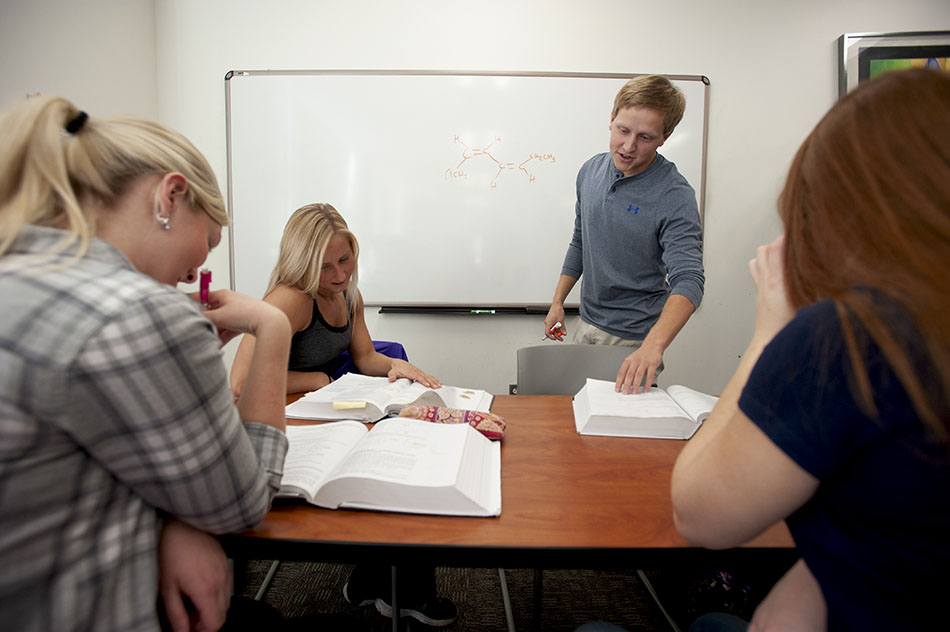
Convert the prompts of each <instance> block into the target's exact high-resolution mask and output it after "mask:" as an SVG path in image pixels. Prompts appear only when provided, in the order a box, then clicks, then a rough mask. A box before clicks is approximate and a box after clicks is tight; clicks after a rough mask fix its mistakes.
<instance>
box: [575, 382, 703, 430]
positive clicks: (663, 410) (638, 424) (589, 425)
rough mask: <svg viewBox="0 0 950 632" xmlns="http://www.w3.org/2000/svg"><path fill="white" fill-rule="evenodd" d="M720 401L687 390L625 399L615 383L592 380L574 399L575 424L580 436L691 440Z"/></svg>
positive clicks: (653, 390) (653, 391)
mask: <svg viewBox="0 0 950 632" xmlns="http://www.w3.org/2000/svg"><path fill="white" fill-rule="evenodd" d="M718 400H719V398H718V397H714V396H712V395H706V394H705V393H700V392H699V391H695V390H693V389H691V388H687V387H686V386H670V387H669V388H667V389H666V390H664V389H662V388H656V387H654V388H651V389H650V390H649V391H647V392H646V393H636V394H630V395H624V394H623V393H617V392H614V382H607V381H604V380H594V379H590V378H588V379H587V383H586V384H584V386H583V387H581V390H580V391H579V392H578V393H577V395H575V396H574V423H575V424H576V426H577V432H578V433H579V434H588V435H606V436H611V437H649V438H656V439H689V438H690V437H691V436H693V433H694V432H696V430H698V429H699V426H700V425H701V424H702V423H703V421H704V420H705V419H706V417H708V416H709V413H710V412H711V411H712V409H713V406H715V405H716V402H717V401H718Z"/></svg>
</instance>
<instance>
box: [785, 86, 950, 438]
mask: <svg viewBox="0 0 950 632" xmlns="http://www.w3.org/2000/svg"><path fill="white" fill-rule="evenodd" d="M779 213H780V215H781V217H782V220H783V221H784V223H785V234H786V253H785V269H786V279H787V287H788V294H789V299H790V301H791V302H792V304H793V305H794V306H795V307H801V306H804V305H807V304H810V303H814V302H816V301H819V300H822V299H827V298H830V299H833V300H834V302H835V305H836V307H837V311H838V314H839V316H840V318H841V321H842V324H843V327H844V332H845V340H846V342H847V345H848V349H849V354H850V357H851V360H852V362H851V364H852V366H854V367H855V375H854V376H853V377H854V381H855V384H856V386H857V389H858V391H859V393H858V394H859V395H860V399H859V401H862V402H863V403H864V405H865V406H866V407H867V408H868V409H869V410H871V411H873V410H874V404H873V393H872V390H871V387H870V383H869V380H868V376H867V369H866V367H864V366H863V364H862V361H861V357H862V353H861V351H862V349H861V346H862V345H861V344H860V343H859V341H858V337H856V335H855V331H854V327H853V326H852V325H853V323H855V322H859V323H860V325H861V327H862V328H863V329H865V330H866V331H867V333H868V335H870V337H871V339H872V340H873V341H874V343H875V344H877V345H878V346H879V347H880V349H881V350H882V352H883V354H884V356H885V358H886V359H887V361H888V362H889V363H890V365H891V367H892V368H893V369H894V371H895V373H896V374H897V376H898V378H899V379H900V380H901V383H902V384H903V386H904V388H905V389H906V390H907V392H908V394H909V395H910V398H911V401H912V402H913V405H914V408H915V410H916V411H917V413H918V414H919V415H920V416H921V418H922V419H923V420H924V421H925V422H926V423H927V424H928V425H929V426H931V427H932V428H933V429H934V430H935V431H937V433H938V434H939V435H940V436H943V437H945V438H946V437H948V436H950V419H948V415H947V411H948V410H950V74H948V73H945V72H942V71H938V70H923V69H921V70H903V71H895V72H890V73H886V74H884V75H882V76H880V77H878V78H876V79H874V80H872V81H869V82H867V83H866V84H862V85H861V86H860V87H858V88H857V89H856V90H855V91H853V92H851V93H850V94H848V95H846V96H845V97H843V98H842V99H841V100H839V101H838V103H837V104H836V105H835V106H834V107H833V108H832V109H831V110H830V111H829V112H828V113H827V114H826V115H825V117H824V118H823V119H822V120H821V122H820V123H818V125H817V127H816V128H815V129H814V131H813V132H812V133H811V134H810V135H809V136H808V138H807V139H806V140H805V142H804V143H803V144H802V146H801V148H800V149H799V150H798V153H797V155H796V156H795V159H794V161H793V163H792V167H791V169H790V171H789V174H788V179H787V181H786V183H785V188H784V190H783V192H782V195H781V198H780V200H779ZM858 288H868V289H871V290H874V291H875V292H877V293H880V294H883V295H884V296H886V297H888V298H890V299H891V300H893V301H894V302H896V303H897V304H898V305H900V306H901V307H902V308H903V310H904V311H905V313H906V314H907V315H908V316H909V318H910V319H911V320H912V321H913V325H914V326H915V327H916V329H917V330H918V331H919V332H920V335H921V336H922V339H923V341H924V345H925V347H926V353H927V355H928V357H929V360H930V362H931V363H932V369H933V371H935V373H936V375H935V376H933V377H934V379H933V380H930V379H928V380H926V381H922V380H921V379H920V375H919V371H920V367H915V366H914V363H913V362H912V361H911V359H910V357H909V355H908V353H907V351H906V350H905V349H904V346H903V344H902V341H901V340H899V339H898V338H896V337H895V335H894V331H893V327H892V325H893V323H891V324H890V325H889V324H888V322H886V319H885V318H883V316H882V314H881V313H880V312H879V306H876V304H875V301H874V298H873V296H872V295H871V294H869V293H868V292H867V291H862V290H861V289H858ZM925 382H926V384H929V385H931V386H929V387H928V386H925Z"/></svg>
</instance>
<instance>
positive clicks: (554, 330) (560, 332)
mask: <svg viewBox="0 0 950 632" xmlns="http://www.w3.org/2000/svg"><path fill="white" fill-rule="evenodd" d="M548 336H554V337H555V338H557V340H558V342H564V325H562V324H561V321H557V322H556V323H554V324H553V325H551V328H550V329H548ZM548 336H545V337H544V338H542V339H541V342H544V341H545V340H547V339H548Z"/></svg>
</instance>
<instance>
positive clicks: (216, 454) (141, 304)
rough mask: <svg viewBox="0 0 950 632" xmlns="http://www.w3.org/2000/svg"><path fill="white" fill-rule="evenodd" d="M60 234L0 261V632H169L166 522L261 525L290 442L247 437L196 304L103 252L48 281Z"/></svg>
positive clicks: (46, 232)
mask: <svg viewBox="0 0 950 632" xmlns="http://www.w3.org/2000/svg"><path fill="white" fill-rule="evenodd" d="M63 235H64V233H63V232H62V231H59V230H56V229H52V228H41V227H28V228H27V229H25V230H24V231H23V232H22V233H21V235H20V236H19V237H18V239H17V241H16V243H15V244H14V247H13V249H12V250H11V251H10V252H8V253H7V254H6V255H4V256H3V257H2V258H0V626H2V627H3V628H4V629H9V630H17V631H24V630H56V631H64V630H117V631H118V630H122V631H129V630H157V629H158V628H159V625H158V620H157V615H156V598H157V595H158V558H157V542H158V536H159V529H160V526H161V517H160V514H159V510H161V511H165V512H168V513H169V514H171V515H174V516H177V517H179V518H181V519H183V520H185V521H186V522H189V523H191V524H192V525H195V526H197V527H199V528H201V529H204V530H206V531H210V532H214V533H224V532H231V531H238V530H242V529H245V528H249V527H251V526H253V525H255V524H256V523H257V522H259V521H260V520H261V519H262V518H263V517H264V515H265V513H266V512H267V510H268V508H269V506H270V501H271V499H272V497H273V495H274V493H275V492H276V491H277V488H278V487H279V484H280V477H281V470H282V468H283V461H284V455H285V454H286V450H287V440H286V438H285V437H284V435H283V434H282V433H281V432H279V431H278V430H275V429H273V428H271V427H269V426H265V425H262V424H254V423H248V424H243V423H241V420H240V418H239V417H238V413H237V410H236V408H235V407H234V405H233V399H232V396H231V392H230V390H229V388H228V381H227V375H226V371H225V367H224V365H223V363H222V359H221V352H220V350H219V342H218V339H217V336H216V335H215V334H214V331H213V329H212V327H211V325H210V323H209V322H208V321H207V319H205V318H204V317H203V316H202V315H201V312H200V310H199V309H198V307H197V305H196V304H195V303H194V301H192V300H191V299H190V298H188V297H187V296H186V295H185V294H183V293H182V292H180V291H178V290H177V289H175V288H173V287H169V286H166V285H162V284H160V283H158V282H157V281H155V280H153V279H151V278H150V277H147V276H145V275H143V274H141V273H139V272H137V271H136V270H135V269H134V268H133V267H132V266H131V264H130V263H129V262H128V260H127V259H125V257H123V256H122V254H120V253H119V252H118V251H117V250H115V249H114V248H113V247H112V246H111V245H109V244H107V243H105V242H103V241H100V240H94V241H93V243H92V245H91V248H90V250H89V252H88V254H87V255H86V256H85V257H83V258H82V259H81V260H79V261H77V262H75V263H73V264H72V265H69V266H68V267H61V268H59V269H56V270H53V271H49V270H48V267H49V265H50V263H52V264H54V265H56V264H64V263H66V262H67V261H68V260H69V259H70V256H69V255H68V254H61V255H52V256H37V253H44V252H46V251H48V250H49V249H50V247H51V246H53V245H54V244H55V243H57V242H58V241H59V240H60V239H61V238H62V237H63ZM31 253H32V254H31ZM44 270H45V271H44Z"/></svg>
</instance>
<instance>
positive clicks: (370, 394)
mask: <svg viewBox="0 0 950 632" xmlns="http://www.w3.org/2000/svg"><path fill="white" fill-rule="evenodd" d="M334 385H336V388H334ZM425 391H426V387H425V386H423V385H421V384H419V383H418V382H413V381H412V380H409V379H406V378H399V379H398V380H396V381H395V382H389V381H388V379H386V378H378V377H369V376H365V375H359V374H356V373H347V374H346V375H345V376H344V377H342V378H340V379H339V380H337V381H336V382H333V383H332V384H330V385H328V386H324V387H323V388H322V389H320V390H319V391H316V393H319V394H320V395H319V397H320V399H321V400H323V401H334V402H362V401H367V402H372V403H373V404H375V405H377V406H379V407H380V408H382V407H383V406H385V404H386V403H387V400H389V399H393V400H394V401H395V402H396V403H400V404H403V403H408V402H411V401H413V400H415V399H416V398H417V397H419V396H420V395H421V394H422V393H424V392H425Z"/></svg>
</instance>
